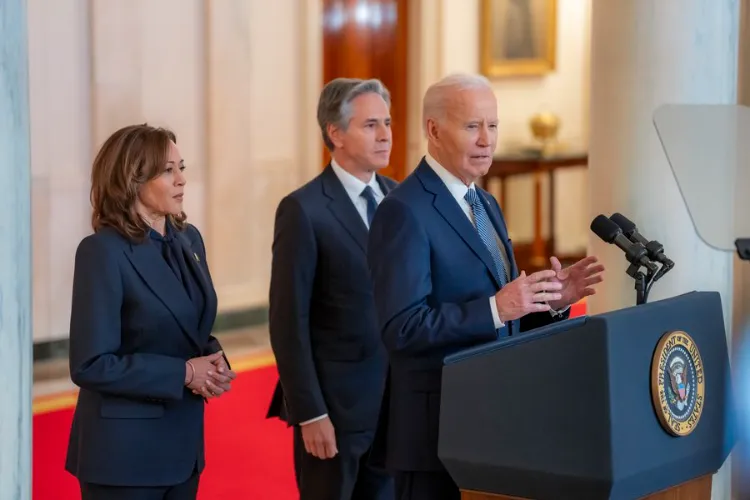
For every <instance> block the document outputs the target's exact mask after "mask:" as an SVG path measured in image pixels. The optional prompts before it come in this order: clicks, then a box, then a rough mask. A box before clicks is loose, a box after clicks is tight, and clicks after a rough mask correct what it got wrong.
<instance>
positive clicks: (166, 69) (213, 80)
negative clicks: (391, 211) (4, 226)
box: [27, 0, 321, 342]
mask: <svg viewBox="0 0 750 500" xmlns="http://www.w3.org/2000/svg"><path fill="white" fill-rule="evenodd" d="M27 3H28V44H29V94H30V117H31V129H30V134H31V165H32V167H31V170H32V218H33V224H32V236H33V274H34V275H33V318H34V340H35V341H37V342H38V341H47V340H54V339H58V338H64V337H67V331H68V322H69V316H70V300H71V298H70V291H71V282H72V273H73V259H74V255H75V251H76V248H77V245H78V243H79V241H80V240H81V239H82V238H83V237H84V236H86V235H87V234H88V233H89V232H90V231H91V229H90V220H89V217H90V204H89V186H90V183H89V174H90V166H91V161H92V159H93V155H94V154H95V153H96V150H97V149H98V147H99V146H100V145H101V143H102V142H103V141H104V140H105V139H106V138H107V136H108V135H109V134H111V133H112V132H114V131H115V130H116V129H117V128H119V127H121V126H124V125H127V124H132V123H138V122H148V123H151V124H155V125H164V126H168V127H170V128H172V129H173V130H174V131H175V132H176V134H177V138H178V145H179V146H180V149H181V152H182V155H183V157H184V158H185V160H186V164H187V166H188V170H187V174H188V184H187V187H186V201H185V204H186V212H187V213H188V217H189V220H190V221H191V222H192V223H194V224H195V225H196V226H198V228H199V229H201V230H202V232H203V234H204V237H205V239H206V245H207V251H208V255H209V259H210V264H211V266H212V274H213V277H214V281H215V283H216V286H217V292H218V295H219V303H220V308H221V310H224V311H227V310H236V309H245V308H249V307H255V306H259V305H263V304H265V303H266V301H267V294H268V278H269V266H268V262H270V251H271V239H272V232H273V214H274V210H275V208H276V205H277V203H278V201H279V200H280V198H281V197H282V196H283V195H284V194H286V193H287V192H289V191H290V190H291V189H293V188H294V187H296V186H297V185H299V184H301V183H302V182H304V181H305V180H307V179H309V178H311V177H312V176H313V175H314V174H315V173H316V172H317V171H318V169H319V168H320V160H319V159H320V147H321V145H320V143H319V139H318V133H317V130H316V128H315V121H314V120H315V105H316V100H317V93H318V92H319V89H320V85H319V82H320V78H321V77H320V64H319V61H320V58H321V56H320V53H319V52H320V49H319V46H320V43H319V39H320V34H319V33H318V31H319V29H318V26H319V23H316V22H315V21H316V19H319V15H320V14H319V11H318V9H319V7H318V5H317V4H318V3H319V2H317V1H316V0H303V1H300V0H274V1H273V2H255V1H249V0H222V1H220V2H216V1H209V0H159V1H158V2H154V1H151V0H89V1H84V0H56V1H55V2H51V3H50V2H47V1H45V0H28V2H27ZM316 16H317V17H316ZM279 19H283V20H284V22H278V20H279ZM271 27H273V31H274V32H273V33H271V31H270V30H271Z"/></svg>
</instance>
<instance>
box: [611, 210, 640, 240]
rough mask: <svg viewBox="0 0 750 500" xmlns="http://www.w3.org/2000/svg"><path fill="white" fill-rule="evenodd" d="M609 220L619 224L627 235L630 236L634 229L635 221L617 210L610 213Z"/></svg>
mask: <svg viewBox="0 0 750 500" xmlns="http://www.w3.org/2000/svg"><path fill="white" fill-rule="evenodd" d="M609 220H611V221H612V222H614V223H615V224H617V225H618V226H620V229H622V232H623V233H624V234H625V236H627V237H630V235H631V234H633V233H634V232H635V230H636V227H635V223H634V222H633V221H631V220H630V219H628V218H627V217H625V216H624V215H622V214H621V213H619V212H615V213H613V214H612V215H610V216H609Z"/></svg>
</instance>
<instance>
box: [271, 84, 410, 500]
mask: <svg viewBox="0 0 750 500" xmlns="http://www.w3.org/2000/svg"><path fill="white" fill-rule="evenodd" d="M318 123H319V125H320V129H321V133H322V135H323V142H324V143H325V145H326V147H327V148H328V150H329V151H330V153H331V158H332V159H331V162H330V164H329V165H328V166H326V168H325V169H324V170H323V172H322V173H321V174H320V175H318V176H317V177H316V178H315V179H313V180H312V181H310V182H309V183H307V184H306V185H304V186H302V187H301V188H299V189H297V190H296V191H294V192H293V193H291V194H289V195H287V196H286V197H285V198H284V199H283V200H281V203H280V204H279V207H278V210H277V212H276V224H275V231H274V241H273V260H272V267H271V290H270V311H269V313H270V317H269V329H270V335H271V346H272V348H273V352H274V355H275V356H276V362H277V366H278V371H279V384H278V385H277V387H276V391H275V393H274V397H273V400H272V402H271V408H270V409H269V414H268V416H269V417H273V416H278V417H280V418H281V419H282V420H285V421H286V422H287V423H288V424H289V425H292V426H294V463H295V472H296V477H297V485H298V487H299V491H300V500H350V499H357V500H360V499H363V500H392V499H393V498H394V496H393V495H394V492H393V480H392V478H390V477H389V476H388V475H387V474H386V473H385V472H384V471H383V470H380V469H377V468H374V467H372V466H371V464H370V463H369V455H370V448H371V444H372V441H373V439H374V435H375V428H376V425H377V419H378V412H379V410H380V403H381V401H382V395H383V387H384V384H385V377H386V371H387V360H386V354H385V349H384V348H383V345H382V341H381V339H380V332H379V330H378V326H377V325H378V323H377V319H376V317H375V305H374V303H373V298H372V285H371V283H370V275H369V271H368V268H367V255H366V251H367V233H368V230H369V227H370V223H371V221H372V218H373V216H374V214H375V210H376V208H377V206H378V203H380V201H381V200H383V198H384V197H385V195H387V194H388V192H389V191H390V190H391V189H392V188H393V187H394V186H395V184H396V183H395V182H394V181H392V180H391V179H388V178H386V177H383V176H381V175H379V174H378V173H377V172H378V170H381V169H382V168H383V167H386V166H387V165H388V161H389V158H390V152H391V139H392V136H391V117H390V95H389V93H388V90H387V89H386V88H385V87H384V86H383V84H382V83H381V82H380V81H378V80H366V81H363V80H358V79H347V78H339V79H336V80H333V81H331V82H330V83H328V84H327V85H326V86H325V87H324V88H323V91H322V93H321V95H320V100H319V103H318Z"/></svg>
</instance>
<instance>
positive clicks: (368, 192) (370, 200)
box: [360, 186, 378, 227]
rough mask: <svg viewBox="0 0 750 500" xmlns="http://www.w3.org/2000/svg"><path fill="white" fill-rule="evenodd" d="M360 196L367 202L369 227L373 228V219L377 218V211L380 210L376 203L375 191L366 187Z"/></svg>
mask: <svg viewBox="0 0 750 500" xmlns="http://www.w3.org/2000/svg"><path fill="white" fill-rule="evenodd" d="M360 196H361V197H362V198H364V199H365V201H366V202H367V226H368V227H369V226H372V218H373V217H375V210H377V208H378V202H377V201H375V191H373V190H372V188H371V187H370V186H365V188H364V189H363V190H362V194H360Z"/></svg>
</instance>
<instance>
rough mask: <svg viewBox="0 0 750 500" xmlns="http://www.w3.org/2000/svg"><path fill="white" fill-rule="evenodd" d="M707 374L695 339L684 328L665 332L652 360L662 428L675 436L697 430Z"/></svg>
mask: <svg viewBox="0 0 750 500" xmlns="http://www.w3.org/2000/svg"><path fill="white" fill-rule="evenodd" d="M704 398H705V374H704V372H703V361H702V359H701V355H700V351H699V350H698V346H697V345H696V344H695V341H693V339H692V338H691V337H690V335H688V334H687V333H686V332H683V331H671V332H667V333H665V334H664V335H663V336H662V337H661V339H660V340H659V343H658V344H657V346H656V352H654V357H653V360H652V361H651V399H652V401H653V404H654V410H656V416H657V417H658V418H659V422H661V425H662V427H664V429H665V430H666V431H667V432H669V433H670V434H672V435H673V436H680V437H681V436H687V435H688V434H690V433H691V432H693V431H694V430H695V427H696V426H697V425H698V422H699V421H700V418H701V414H702V413H703V405H704Z"/></svg>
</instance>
